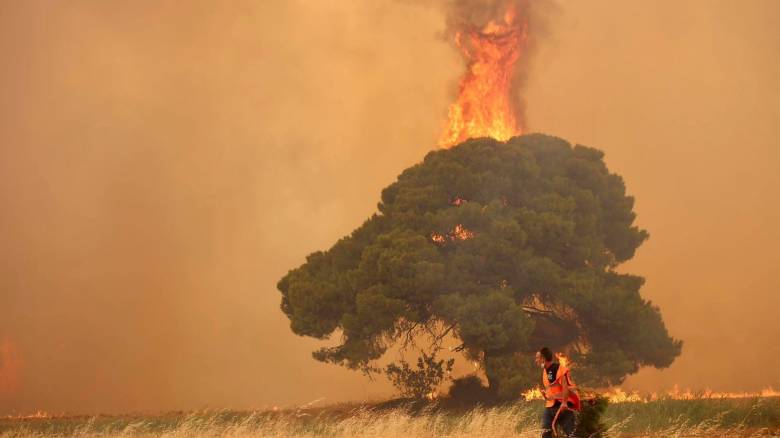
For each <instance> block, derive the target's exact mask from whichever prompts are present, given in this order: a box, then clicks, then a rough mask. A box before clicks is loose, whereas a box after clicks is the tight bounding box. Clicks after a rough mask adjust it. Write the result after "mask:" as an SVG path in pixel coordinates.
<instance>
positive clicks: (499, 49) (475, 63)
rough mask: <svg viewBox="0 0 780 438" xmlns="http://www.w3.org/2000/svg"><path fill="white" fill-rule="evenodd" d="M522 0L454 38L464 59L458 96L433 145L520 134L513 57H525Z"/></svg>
mask: <svg viewBox="0 0 780 438" xmlns="http://www.w3.org/2000/svg"><path fill="white" fill-rule="evenodd" d="M526 9H527V6H526V3H525V2H521V3H517V2H511V3H509V4H508V5H507V8H506V10H505V12H504V14H503V16H502V17H499V18H496V19H494V20H491V21H490V22H488V23H487V25H485V26H484V27H482V28H475V27H473V26H465V27H464V28H462V29H459V30H458V31H457V32H456V33H455V36H454V40H455V41H454V42H455V45H456V46H457V47H458V49H460V51H461V53H462V55H463V57H464V59H465V60H466V73H465V74H464V76H463V78H462V79H461V80H460V84H459V89H458V96H457V99H456V100H455V102H454V103H453V104H452V105H450V107H449V112H448V115H449V120H448V123H447V126H446V129H445V131H444V134H443V135H442V137H441V139H440V141H439V145H440V146H441V147H445V148H446V147H451V146H454V145H455V144H458V143H460V142H462V141H464V140H466V139H469V138H476V137H492V138H495V139H497V140H501V141H504V140H508V139H509V138H510V137H512V136H515V135H519V134H522V132H523V124H524V123H523V120H522V114H521V110H520V107H519V102H518V101H517V96H516V92H517V91H518V86H519V84H518V79H517V78H518V75H517V72H516V69H517V66H518V63H519V61H521V59H522V57H523V56H525V55H526V49H527V41H528V14H527V10H526Z"/></svg>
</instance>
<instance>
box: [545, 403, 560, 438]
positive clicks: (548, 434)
mask: <svg viewBox="0 0 780 438" xmlns="http://www.w3.org/2000/svg"><path fill="white" fill-rule="evenodd" d="M556 411H557V409H555V408H544V412H543V413H542V438H552V436H553V433H552V421H553V418H555V412H556Z"/></svg>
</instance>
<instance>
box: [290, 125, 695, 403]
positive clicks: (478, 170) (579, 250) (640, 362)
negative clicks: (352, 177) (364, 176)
mask: <svg viewBox="0 0 780 438" xmlns="http://www.w3.org/2000/svg"><path fill="white" fill-rule="evenodd" d="M603 156H604V154H603V153H602V152H601V151H599V150H597V149H593V148H589V147H585V146H580V145H576V146H573V147H572V146H571V145H570V144H569V143H567V142H566V141H564V140H562V139H559V138H555V137H551V136H546V135H541V134H533V135H524V136H519V137H515V138H512V139H510V140H509V141H507V142H506V143H502V142H499V141H496V140H493V139H489V138H482V139H475V140H469V141H466V142H464V143H462V144H460V145H458V146H456V147H453V148H451V149H447V150H439V151H434V152H430V153H429V154H428V155H427V156H426V157H425V159H424V160H423V162H421V163H419V164H416V165H414V166H412V167H410V168H408V169H406V170H405V171H403V173H402V174H401V175H400V176H399V177H398V180H397V181H396V182H394V183H393V184H391V185H390V186H388V187H387V188H385V189H384V190H383V191H382V197H381V202H380V203H379V205H378V209H379V211H378V213H376V214H374V215H373V216H371V217H370V218H369V219H368V220H366V221H365V223H363V225H362V226H360V227H359V228H357V229H356V230H354V231H353V232H352V233H351V234H350V235H349V236H346V237H344V238H342V239H340V240H339V241H338V242H337V243H336V244H335V245H334V246H333V247H332V248H330V249H329V250H328V251H325V252H322V251H318V252H315V253H313V254H311V255H309V256H308V257H307V259H306V263H304V264H303V265H301V266H300V267H298V268H296V269H293V270H291V271H290V272H289V273H288V274H287V275H285V276H284V278H282V279H281V280H280V281H279V283H278V288H279V290H280V291H281V293H282V305H281V307H282V310H283V311H284V313H285V314H286V315H287V316H288V317H289V319H290V323H291V328H292V330H293V331H294V332H295V333H297V334H299V335H305V336H312V337H315V338H320V339H326V338H329V337H330V336H331V335H332V334H333V333H334V332H337V331H338V332H340V333H341V342H340V343H339V344H338V345H335V346H332V347H328V348H323V349H320V350H318V351H316V352H314V357H315V358H316V359H318V360H321V361H326V362H332V363H335V364H341V365H344V366H347V367H350V368H355V369H363V370H369V369H371V364H372V363H373V361H375V360H376V359H378V358H380V357H381V356H382V355H383V353H385V351H386V350H387V349H388V348H390V347H391V346H392V345H393V344H395V343H396V342H403V341H404V340H407V341H408V339H409V338H410V337H413V336H415V335H416V334H419V333H423V332H427V333H428V334H430V335H431V336H432V337H433V338H434V339H437V340H440V339H441V338H443V337H444V336H445V335H450V336H454V337H455V338H457V339H458V340H459V341H460V342H462V345H461V347H460V348H459V349H460V350H462V351H464V353H465V354H467V355H468V357H469V358H470V359H472V360H479V361H481V362H482V364H483V365H484V367H485V371H486V374H487V377H488V381H489V384H490V386H491V388H493V389H496V390H498V389H499V388H500V389H502V390H504V391H515V390H517V389H518V388H521V387H522V386H524V385H526V386H527V385H529V384H530V383H533V382H535V380H536V379H537V377H538V376H537V375H536V372H532V371H531V368H530V364H529V362H528V361H527V360H526V359H522V358H521V359H518V358H517V356H518V355H517V353H531V352H533V351H535V350H538V349H539V348H540V347H541V346H549V347H551V348H553V349H555V350H559V351H563V350H565V351H567V352H568V353H569V355H570V356H571V359H573V360H574V361H575V362H576V363H577V365H578V370H579V372H578V374H579V376H580V379H581V380H582V379H583V378H584V379H585V380H587V381H588V382H589V383H591V384H597V385H603V384H617V383H620V382H621V381H622V380H623V379H624V378H625V376H626V375H628V374H630V373H634V372H636V371H637V370H638V369H639V367H640V366H654V367H666V366H669V365H670V364H671V362H672V361H673V360H674V358H675V357H676V356H678V355H679V354H680V350H681V345H682V343H681V341H678V340H675V339H673V338H671V337H670V336H669V334H668V332H667V330H666V327H665V326H664V323H663V321H662V319H661V314H660V311H659V309H658V308H657V307H656V306H654V305H653V304H652V303H651V302H649V301H647V300H645V299H643V298H642V297H641V296H640V293H639V290H640V287H641V286H642V284H643V282H644V279H643V278H642V277H639V276H635V275H629V274H621V273H618V272H616V270H615V269H616V268H617V267H618V265H620V264H621V263H622V262H624V261H626V260H628V259H630V258H631V257H633V256H634V252H635V251H636V249H637V247H639V245H641V244H642V242H643V241H644V240H645V239H647V237H648V234H647V232H646V231H644V230H642V229H640V228H638V227H637V226H636V225H634V219H635V213H634V212H633V205H634V199H633V198H632V197H630V196H627V195H626V193H625V185H624V182H623V179H622V178H621V177H620V176H619V175H616V174H614V173H610V172H609V170H608V169H607V167H606V165H605V164H604V161H603ZM526 356H528V355H526Z"/></svg>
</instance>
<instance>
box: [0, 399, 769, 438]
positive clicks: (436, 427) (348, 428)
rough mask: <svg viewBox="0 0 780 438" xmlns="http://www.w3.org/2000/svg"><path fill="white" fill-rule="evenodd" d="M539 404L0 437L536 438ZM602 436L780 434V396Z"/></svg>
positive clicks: (630, 413) (46, 422)
mask: <svg viewBox="0 0 780 438" xmlns="http://www.w3.org/2000/svg"><path fill="white" fill-rule="evenodd" d="M540 411H541V404H540V403H537V402H521V403H516V404H513V405H508V406H500V407H491V408H476V409H472V410H461V411H450V410H442V409H436V408H435V407H433V406H432V407H431V408H427V409H423V410H422V411H421V412H416V413H411V412H410V411H409V410H407V409H404V408H394V409H375V407H374V406H358V405H334V406H328V407H324V408H319V409H313V408H305V409H290V410H282V411H254V412H235V411H220V412H214V411H211V412H191V413H169V414H160V415H126V416H95V417H86V416H82V417H76V416H62V417H49V418H10V417H9V418H5V419H0V438H33V437H83V438H92V437H170V438H180V437H181V438H185V437H186V438H189V437H192V438H195V437H198V438H200V437H235V438H241V437H301V438H303V437H411V438H416V437H420V438H423V437H425V438H428V437H431V438H432V437H440V436H446V437H538V436H540V434H541V432H540V430H539V422H538V418H539V414H540ZM604 420H605V423H606V426H607V430H606V433H605V436H608V437H621V436H625V437H651V436H652V437H656V436H658V437H767V436H780V398H755V399H743V400H734V399H698V400H657V401H653V402H647V403H618V404H614V405H611V406H610V407H609V408H608V409H607V412H606V414H605V417H604Z"/></svg>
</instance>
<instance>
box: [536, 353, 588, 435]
mask: <svg viewBox="0 0 780 438" xmlns="http://www.w3.org/2000/svg"><path fill="white" fill-rule="evenodd" d="M554 359H555V356H553V354H552V351H550V349H549V348H547V347H544V348H542V349H541V350H539V351H538V352H537V353H536V363H537V364H538V365H539V366H540V367H541V368H542V384H543V385H544V390H543V392H542V393H543V394H544V399H545V400H546V402H545V405H544V414H543V415H542V437H543V438H548V437H552V436H557V434H555V432H554V429H555V428H556V427H559V428H560V430H561V431H562V432H563V433H564V436H574V435H573V433H574V427H575V425H576V420H577V418H576V414H575V411H579V410H580V398H579V396H578V395H577V392H576V391H575V390H574V381H573V380H572V378H571V371H570V370H569V369H568V368H567V367H566V366H565V365H562V364H561V363H560V362H558V361H555V360H554ZM564 400H565V401H566V403H563V401H564Z"/></svg>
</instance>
